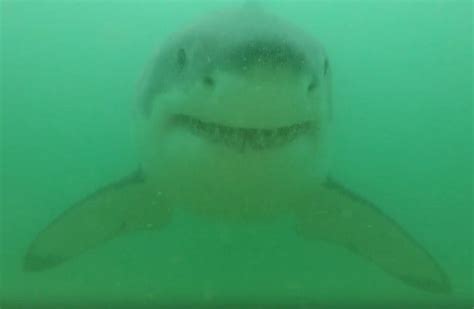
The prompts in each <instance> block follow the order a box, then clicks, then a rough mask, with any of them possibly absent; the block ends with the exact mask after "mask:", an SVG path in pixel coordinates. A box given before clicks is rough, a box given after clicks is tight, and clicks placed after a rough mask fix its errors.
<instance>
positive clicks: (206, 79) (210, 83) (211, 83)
mask: <svg viewBox="0 0 474 309" xmlns="http://www.w3.org/2000/svg"><path fill="white" fill-rule="evenodd" d="M202 82H203V83H204V85H206V86H208V87H214V84H215V81H214V79H213V78H212V77H210V76H204V78H203V79H202Z"/></svg>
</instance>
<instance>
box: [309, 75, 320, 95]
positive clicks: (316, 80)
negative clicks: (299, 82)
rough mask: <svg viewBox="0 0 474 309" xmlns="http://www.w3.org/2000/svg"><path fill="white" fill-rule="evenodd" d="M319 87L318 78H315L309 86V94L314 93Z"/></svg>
mask: <svg viewBox="0 0 474 309" xmlns="http://www.w3.org/2000/svg"><path fill="white" fill-rule="evenodd" d="M318 86H319V81H318V78H317V77H314V78H313V79H312V80H311V82H310V83H309V85H308V92H313V91H314V90H315V89H316V88H318Z"/></svg>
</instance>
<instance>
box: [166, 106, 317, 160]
mask: <svg viewBox="0 0 474 309" xmlns="http://www.w3.org/2000/svg"><path fill="white" fill-rule="evenodd" d="M171 123H172V124H174V125H177V126H180V127H184V128H186V129H188V130H189V131H191V132H192V133H193V134H195V135H197V136H200V137H203V138H205V139H207V140H209V141H211V142H215V143H221V144H224V145H226V146H229V147H232V148H236V149H239V150H242V151H243V150H247V149H253V150H262V149H267V148H272V147H277V146H282V145H284V144H286V143H289V142H291V141H293V140H294V139H296V138H297V137H299V136H301V135H302V134H305V133H308V132H309V131H310V130H311V129H312V128H313V124H312V123H311V122H310V121H306V122H301V123H297V124H293V125H289V126H284V127H278V128H274V129H256V128H239V127H230V126H224V125H221V124H217V123H213V122H204V121H202V120H199V119H197V118H193V117H191V116H187V115H182V114H178V115H174V116H173V117H172V118H171Z"/></svg>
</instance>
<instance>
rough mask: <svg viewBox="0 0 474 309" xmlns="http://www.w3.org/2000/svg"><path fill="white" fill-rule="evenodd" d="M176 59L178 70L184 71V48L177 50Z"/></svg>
mask: <svg viewBox="0 0 474 309" xmlns="http://www.w3.org/2000/svg"><path fill="white" fill-rule="evenodd" d="M176 58H177V59H176V61H177V64H178V67H179V69H180V70H182V69H184V66H185V65H186V51H185V50H184V48H180V49H179V50H178V53H177V55H176Z"/></svg>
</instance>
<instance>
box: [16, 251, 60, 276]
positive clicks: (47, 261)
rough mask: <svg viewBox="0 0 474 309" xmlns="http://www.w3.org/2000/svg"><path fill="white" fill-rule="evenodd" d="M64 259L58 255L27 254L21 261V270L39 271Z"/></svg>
mask: <svg viewBox="0 0 474 309" xmlns="http://www.w3.org/2000/svg"><path fill="white" fill-rule="evenodd" d="M64 260H65V259H64V258H63V257H60V256H54V255H48V256H38V255H32V254H28V255H26V257H25V259H24V261H23V270H24V271H26V272H36V271H41V270H44V269H48V268H51V267H53V266H56V265H59V264H61V263H62V262H64Z"/></svg>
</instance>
